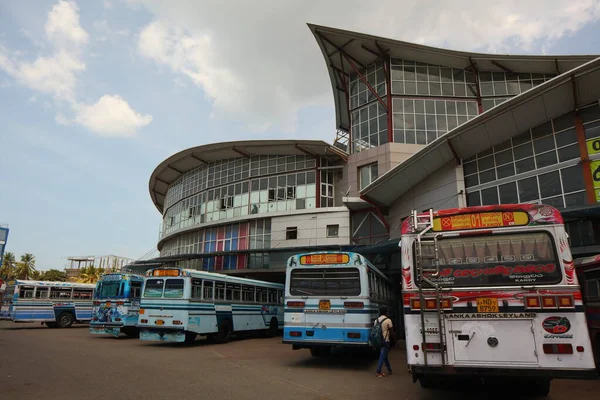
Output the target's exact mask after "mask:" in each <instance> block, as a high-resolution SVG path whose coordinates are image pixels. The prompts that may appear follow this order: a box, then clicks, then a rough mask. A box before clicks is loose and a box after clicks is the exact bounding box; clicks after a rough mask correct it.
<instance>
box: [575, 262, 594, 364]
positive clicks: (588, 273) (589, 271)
mask: <svg viewBox="0 0 600 400" xmlns="http://www.w3.org/2000/svg"><path fill="white" fill-rule="evenodd" d="M575 271H576V273H577V279H578V280H579V283H580V284H581V288H582V291H583V305H584V307H585V316H586V318H587V322H588V329H589V332H590V339H591V340H592V346H593V347H594V354H595V356H596V366H597V367H600V254H597V255H595V256H590V257H583V258H577V259H576V260H575Z"/></svg>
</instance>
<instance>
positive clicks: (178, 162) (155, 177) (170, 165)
mask: <svg viewBox="0 0 600 400" xmlns="http://www.w3.org/2000/svg"><path fill="white" fill-rule="evenodd" d="M255 155H311V156H322V157H323V156H329V157H331V158H336V159H343V160H346V158H347V154H346V153H345V152H344V151H343V150H340V149H338V148H336V147H334V146H332V145H330V144H328V143H327V142H324V141H322V140H244V141H237V142H222V143H211V144H207V145H203V146H198V147H191V148H189V149H186V150H183V151H180V152H179V153H176V154H173V155H172V156H171V157H169V158H167V159H166V160H165V161H163V162H162V163H160V164H159V165H158V167H156V168H155V169H154V172H152V175H151V176H150V183H149V190H150V197H151V198H152V201H153V202H154V205H155V206H156V208H157V209H158V211H160V212H161V213H162V212H163V206H164V201H165V196H166V194H167V189H168V188H169V186H171V184H172V183H173V182H175V181H176V180H177V179H178V178H179V177H180V176H181V175H183V174H185V173H186V172H187V171H189V170H191V169H194V168H196V167H199V166H201V165H206V164H208V163H210V162H213V161H217V160H224V159H229V158H238V157H250V156H255Z"/></svg>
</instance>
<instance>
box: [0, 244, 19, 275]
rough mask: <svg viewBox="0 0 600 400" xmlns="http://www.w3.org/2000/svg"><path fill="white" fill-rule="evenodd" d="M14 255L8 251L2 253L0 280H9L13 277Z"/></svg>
mask: <svg viewBox="0 0 600 400" xmlns="http://www.w3.org/2000/svg"><path fill="white" fill-rule="evenodd" d="M15 266H16V263H15V255H14V254H13V253H11V252H10V251H7V252H6V253H4V260H3V261H2V267H1V268H0V278H4V279H7V280H8V279H11V278H14V276H15Z"/></svg>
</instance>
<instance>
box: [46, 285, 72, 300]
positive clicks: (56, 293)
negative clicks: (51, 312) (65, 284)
mask: <svg viewBox="0 0 600 400" xmlns="http://www.w3.org/2000/svg"><path fill="white" fill-rule="evenodd" d="M50 298H51V299H70V298H71V288H62V287H53V288H50Z"/></svg>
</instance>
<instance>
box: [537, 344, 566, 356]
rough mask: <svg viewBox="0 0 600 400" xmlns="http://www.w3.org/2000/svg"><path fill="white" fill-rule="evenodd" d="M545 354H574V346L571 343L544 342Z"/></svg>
mask: <svg viewBox="0 0 600 400" xmlns="http://www.w3.org/2000/svg"><path fill="white" fill-rule="evenodd" d="M543 348H544V354H573V346H572V345H571V344H570V343H557V344H553V343H544V346H543Z"/></svg>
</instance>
